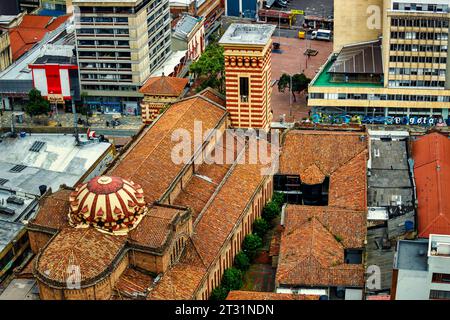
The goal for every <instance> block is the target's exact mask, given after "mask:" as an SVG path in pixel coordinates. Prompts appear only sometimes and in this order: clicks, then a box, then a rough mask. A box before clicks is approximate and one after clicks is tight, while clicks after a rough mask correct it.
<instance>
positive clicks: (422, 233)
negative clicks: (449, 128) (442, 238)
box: [413, 132, 450, 238]
mask: <svg viewBox="0 0 450 320" xmlns="http://www.w3.org/2000/svg"><path fill="white" fill-rule="evenodd" d="M413 158H414V162H415V164H414V175H415V178H416V185H417V198H418V209H417V211H418V230H419V237H421V238H428V237H429V235H430V234H450V201H448V198H447V197H448V192H449V190H450V139H449V138H448V137H447V136H445V135H443V134H441V133H437V132H435V133H431V134H428V135H426V136H424V137H421V138H420V139H418V140H417V141H415V142H414V143H413Z"/></svg>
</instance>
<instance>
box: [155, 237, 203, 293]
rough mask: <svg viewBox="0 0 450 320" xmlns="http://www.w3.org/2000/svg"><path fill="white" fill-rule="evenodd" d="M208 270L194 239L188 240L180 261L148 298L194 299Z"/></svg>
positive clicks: (165, 274)
mask: <svg viewBox="0 0 450 320" xmlns="http://www.w3.org/2000/svg"><path fill="white" fill-rule="evenodd" d="M206 270H207V269H206V267H205V265H204V263H203V261H202V259H201V257H200V255H199V254H198V252H197V250H196V249H195V246H194V245H193V243H192V241H188V242H187V244H186V248H185V250H184V252H183V255H182V257H181V258H180V261H179V262H178V263H177V264H176V265H175V266H173V267H172V268H171V269H169V270H168V271H166V272H165V273H164V274H163V276H162V278H161V280H160V281H159V282H158V284H157V285H156V287H155V288H154V289H153V290H152V291H151V292H150V294H149V296H148V299H149V300H192V299H193V294H194V292H195V290H196V289H197V287H198V285H199V284H200V282H201V280H202V278H203V276H204V275H205V273H206Z"/></svg>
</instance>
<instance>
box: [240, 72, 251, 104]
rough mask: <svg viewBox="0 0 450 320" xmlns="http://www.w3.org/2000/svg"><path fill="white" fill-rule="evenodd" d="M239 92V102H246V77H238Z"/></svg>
mask: <svg viewBox="0 0 450 320" xmlns="http://www.w3.org/2000/svg"><path fill="white" fill-rule="evenodd" d="M239 94H240V96H241V102H248V94H249V80H248V77H240V78H239Z"/></svg>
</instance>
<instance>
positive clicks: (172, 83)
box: [139, 76, 189, 97]
mask: <svg viewBox="0 0 450 320" xmlns="http://www.w3.org/2000/svg"><path fill="white" fill-rule="evenodd" d="M188 82H189V79H187V78H177V77H167V76H161V77H152V78H149V79H148V80H147V82H146V83H145V84H144V85H143V86H142V88H141V89H140V90H139V92H140V93H143V94H147V95H151V96H171V97H179V96H180V95H181V94H182V93H183V90H184V88H185V87H186V85H187V84H188Z"/></svg>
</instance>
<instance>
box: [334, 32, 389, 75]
mask: <svg viewBox="0 0 450 320" xmlns="http://www.w3.org/2000/svg"><path fill="white" fill-rule="evenodd" d="M328 72H332V73H345V74H349V73H359V74H382V73H383V64H382V54H381V40H376V41H371V42H366V43H358V44H352V45H348V46H345V47H343V48H342V49H341V51H340V52H339V54H338V56H337V58H336V60H335V61H334V63H333V65H332V66H331V67H330V69H329V70H328Z"/></svg>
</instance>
